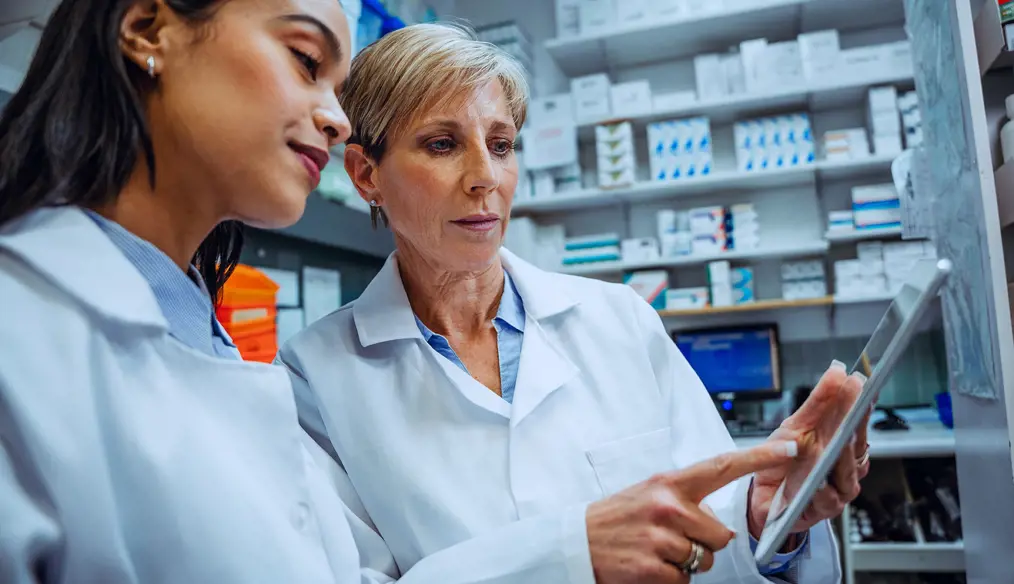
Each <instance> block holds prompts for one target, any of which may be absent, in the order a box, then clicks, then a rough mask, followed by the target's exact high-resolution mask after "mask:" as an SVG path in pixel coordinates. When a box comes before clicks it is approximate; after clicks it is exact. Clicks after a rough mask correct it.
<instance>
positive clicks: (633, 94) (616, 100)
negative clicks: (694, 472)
mask: <svg viewBox="0 0 1014 584" xmlns="http://www.w3.org/2000/svg"><path fill="white" fill-rule="evenodd" d="M609 104H610V107H611V109H612V114H611V115H613V116H615V117H619V118H622V117H634V116H639V115H643V114H648V113H651V85H650V84H649V83H648V82H647V81H630V82H627V83H617V84H616V85H613V86H612V87H610V89H609Z"/></svg>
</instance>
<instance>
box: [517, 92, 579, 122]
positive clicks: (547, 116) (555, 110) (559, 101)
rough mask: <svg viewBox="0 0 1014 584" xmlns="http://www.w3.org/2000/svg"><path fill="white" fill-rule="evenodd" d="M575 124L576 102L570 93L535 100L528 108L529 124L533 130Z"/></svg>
mask: <svg viewBox="0 0 1014 584" xmlns="http://www.w3.org/2000/svg"><path fill="white" fill-rule="evenodd" d="M573 123H574V101H573V100H572V99H571V96H570V94H569V93H559V94H556V95H550V96H547V97H540V98H536V99H533V100H532V101H531V105H530V106H529V107H528V124H529V127H532V128H542V127H545V126H558V125H561V124H573Z"/></svg>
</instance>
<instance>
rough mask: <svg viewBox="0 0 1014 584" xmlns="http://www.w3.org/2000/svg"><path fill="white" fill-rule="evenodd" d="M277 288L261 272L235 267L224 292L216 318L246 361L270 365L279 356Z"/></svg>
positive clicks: (254, 269) (244, 266) (246, 267)
mask: <svg viewBox="0 0 1014 584" xmlns="http://www.w3.org/2000/svg"><path fill="white" fill-rule="evenodd" d="M277 293H278V284H276V283H275V282H274V281H273V280H271V278H268V277H267V276H266V275H264V273H262V272H261V271H260V270H258V269H256V268H253V267H250V266H246V265H239V266H236V270H235V271H234V272H233V273H232V276H231V277H230V278H229V280H228V281H227V282H226V283H225V286H224V287H223V288H222V299H221V302H220V303H219V306H218V308H217V309H216V310H215V315H216V316H217V317H218V320H219V322H221V323H222V326H224V327H225V330H226V331H227V332H228V333H229V336H231V337H232V341H233V342H234V343H236V348H237V349H239V352H240V355H242V356H243V359H245V360H247V361H261V362H270V361H271V360H273V359H274V357H275V353H277V352H278V334H277V328H276V324H275V317H276V315H277V313H278V309H277V307H276V304H275V295H276V294H277Z"/></svg>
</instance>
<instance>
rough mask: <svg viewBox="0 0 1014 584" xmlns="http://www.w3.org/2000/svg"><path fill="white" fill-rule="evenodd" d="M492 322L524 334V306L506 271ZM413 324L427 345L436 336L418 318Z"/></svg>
mask: <svg viewBox="0 0 1014 584" xmlns="http://www.w3.org/2000/svg"><path fill="white" fill-rule="evenodd" d="M493 321H494V322H497V323H500V324H502V325H506V326H509V327H511V328H512V329H514V330H516V331H518V332H519V333H523V332H525V304H524V302H523V301H522V300H521V294H519V293H518V289H517V287H516V286H514V281H513V280H512V279H511V276H510V274H508V273H507V270H504V271H503V294H501V295H500V307H499V308H497V311H496V317H495V318H494V319H493ZM415 323H416V325H418V327H419V332H420V333H422V337H423V340H424V341H426V342H427V343H429V342H430V340H431V339H432V338H433V337H434V336H437V334H436V333H435V332H433V331H431V330H430V329H429V327H427V326H426V325H425V324H423V321H421V320H419V317H418V316H416V317H415Z"/></svg>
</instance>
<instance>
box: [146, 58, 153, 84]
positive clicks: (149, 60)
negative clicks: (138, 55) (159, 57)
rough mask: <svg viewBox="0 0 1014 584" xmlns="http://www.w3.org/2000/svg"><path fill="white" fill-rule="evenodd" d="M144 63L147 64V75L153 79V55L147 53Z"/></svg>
mask: <svg viewBox="0 0 1014 584" xmlns="http://www.w3.org/2000/svg"><path fill="white" fill-rule="evenodd" d="M145 64H147V65H148V77H151V78H152V79H154V78H155V57H153V56H151V55H148V58H147V59H146V60H145Z"/></svg>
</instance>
